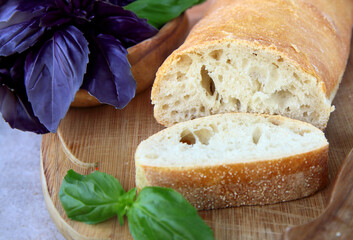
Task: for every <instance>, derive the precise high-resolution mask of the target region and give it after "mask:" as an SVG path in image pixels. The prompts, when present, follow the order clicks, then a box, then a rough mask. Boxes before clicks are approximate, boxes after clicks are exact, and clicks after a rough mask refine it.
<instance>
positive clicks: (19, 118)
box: [0, 85, 48, 134]
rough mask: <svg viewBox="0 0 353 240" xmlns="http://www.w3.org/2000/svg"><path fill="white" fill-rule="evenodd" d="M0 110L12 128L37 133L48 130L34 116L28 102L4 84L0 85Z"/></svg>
mask: <svg viewBox="0 0 353 240" xmlns="http://www.w3.org/2000/svg"><path fill="white" fill-rule="evenodd" d="M0 112H1V114H2V117H3V118H4V120H5V121H6V122H8V124H9V125H10V126H11V127H12V128H17V129H20V130H22V131H31V132H35V133H39V134H43V133H47V132H48V130H47V129H46V128H45V127H44V126H43V125H42V124H41V123H40V122H39V120H38V118H36V117H35V116H34V114H33V112H32V108H31V105H30V103H29V102H28V101H26V99H24V97H22V98H21V97H20V96H18V95H17V94H16V92H14V91H11V90H10V89H9V88H7V87H6V86H4V85H0Z"/></svg>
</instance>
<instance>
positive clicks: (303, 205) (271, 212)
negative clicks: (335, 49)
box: [41, 44, 353, 240]
mask: <svg viewBox="0 0 353 240" xmlns="http://www.w3.org/2000/svg"><path fill="white" fill-rule="evenodd" d="M351 47H352V48H353V44H352V46H351ZM333 104H334V105H335V106H336V110H335V111H334V112H333V113H332V115H331V118H330V121H329V124H328V127H327V129H326V131H325V134H326V137H327V138H328V140H329V143H330V152H329V172H330V178H331V179H332V178H333V177H334V176H335V174H336V172H337V169H338V168H339V166H340V164H341V162H342V161H343V159H344V157H345V156H346V155H347V154H348V152H349V150H350V149H351V148H352V147H353V123H352V122H353V111H352V110H353V109H352V106H353V51H352V52H351V56H350V60H349V62H348V65H347V69H346V72H345V75H344V78H343V81H342V83H341V87H340V89H339V91H338V93H337V96H336V98H335V99H334V102H333ZM161 129H163V127H162V126H161V125H158V124H157V123H156V121H155V120H154V118H153V107H152V105H151V101H150V89H149V90H147V91H145V92H143V93H142V94H140V95H138V96H137V97H136V98H135V99H134V100H133V101H132V102H131V103H130V104H129V105H128V106H127V107H126V108H125V109H124V110H122V111H120V110H116V109H114V108H112V107H110V106H99V107H94V108H71V109H70V111H69V112H68V114H67V116H66V117H65V119H64V120H63V121H62V122H61V124H60V127H59V130H58V132H57V134H47V135H44V136H43V140H42V147H41V174H42V176H41V177H42V186H43V193H44V199H45V202H46V204H47V208H48V211H49V213H50V215H51V217H52V219H53V221H54V222H55V223H56V225H57V227H58V229H59V230H60V231H61V232H62V234H63V235H64V236H65V237H66V238H67V239H80V240H81V239H132V238H131V236H130V233H129V230H128V225H127V222H125V224H124V225H123V226H120V225H119V222H118V220H117V218H112V219H110V220H108V221H106V222H104V223H101V224H97V225H86V224H84V223H79V222H75V221H71V220H69V219H68V218H67V217H66V215H65V212H64V210H63V208H62V206H61V204H60V201H59V199H58V192H59V189H60V184H61V182H62V180H63V177H64V176H65V174H66V172H67V171H68V170H69V169H74V170H75V171H78V172H80V173H82V174H88V173H90V172H92V171H94V170H95V168H96V167H98V169H99V170H100V171H102V172H106V173H109V174H112V175H113V176H115V177H116V178H118V179H119V180H120V182H121V184H122V186H123V187H124V188H125V190H128V189H130V188H133V187H134V186H135V168H134V152H135V149H136V147H137V145H138V144H139V143H140V141H141V140H143V139H146V138H147V137H148V136H150V135H152V134H154V133H155V132H157V131H159V130H161ZM75 160H76V161H82V163H81V165H82V166H81V167H79V166H78V165H77V164H74V163H73V161H75ZM352 174H353V173H352ZM328 193H329V188H326V189H324V190H323V191H321V192H319V193H317V194H315V195H313V196H311V197H308V198H304V199H301V200H296V201H291V202H287V203H280V204H274V205H267V206H251V207H237V208H228V209H222V210H211V211H201V212H199V214H200V215H201V216H202V218H203V219H204V220H205V221H206V223H207V224H208V225H209V226H210V227H211V228H212V229H213V230H214V233H215V237H216V239H241V240H242V239H271V240H272V239H278V238H279V237H280V235H281V233H282V232H283V231H284V230H285V228H286V227H289V226H294V225H299V224H303V223H306V222H308V221H311V220H313V219H315V218H316V217H318V216H319V215H320V214H321V213H322V212H323V210H324V208H325V205H326V201H327V199H328Z"/></svg>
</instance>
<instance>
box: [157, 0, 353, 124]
mask: <svg viewBox="0 0 353 240" xmlns="http://www.w3.org/2000/svg"><path fill="white" fill-rule="evenodd" d="M352 23H353V1H352V0H332V1H327V0H311V1H308V0H237V1H234V0H217V1H215V4H214V5H213V7H212V8H211V9H210V10H209V11H208V13H207V14H206V16H205V17H204V18H203V19H201V21H200V22H199V23H198V24H197V25H196V26H195V27H194V28H193V30H192V31H191V33H190V34H189V36H188V37H187V39H186V41H185V43H184V44H183V45H182V46H181V47H180V48H179V49H177V50H176V51H174V52H173V53H172V54H171V56H169V58H168V59H167V60H166V61H165V62H164V64H163V65H162V66H161V67H160V69H159V71H158V72H157V75H156V79H155V82H154V85H153V89H152V96H151V98H152V103H153V104H154V116H155V118H156V119H157V121H158V122H159V123H161V124H163V125H165V126H171V125H173V124H175V123H177V122H182V121H186V120H190V119H194V118H197V117H202V116H207V115H212V114H217V113H225V112H253V113H266V114H279V115H283V116H287V117H290V118H295V119H299V120H302V121H306V122H309V123H311V124H313V125H315V126H316V127H318V128H320V129H324V128H325V127H326V124H327V122H328V119H329V116H330V113H331V111H333V110H334V107H333V106H331V103H332V100H333V98H334V96H335V94H336V91H337V89H338V86H339V83H340V81H341V79H342V75H343V73H344V70H345V66H346V63H347V59H348V55H349V48H350V38H351V31H352Z"/></svg>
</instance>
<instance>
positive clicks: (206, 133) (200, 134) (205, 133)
mask: <svg viewBox="0 0 353 240" xmlns="http://www.w3.org/2000/svg"><path fill="white" fill-rule="evenodd" d="M194 133H195V135H196V137H197V139H198V140H199V141H200V143H202V144H204V145H208V142H209V141H210V138H211V137H212V136H213V132H211V131H210V130H209V129H206V128H203V129H199V130H196V131H195V132H194Z"/></svg>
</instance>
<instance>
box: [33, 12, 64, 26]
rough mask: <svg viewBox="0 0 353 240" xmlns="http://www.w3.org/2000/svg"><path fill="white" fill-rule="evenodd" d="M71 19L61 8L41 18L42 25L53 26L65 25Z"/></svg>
mask: <svg viewBox="0 0 353 240" xmlns="http://www.w3.org/2000/svg"><path fill="white" fill-rule="evenodd" d="M70 20H71V17H70V16H67V15H64V14H63V13H62V11H60V10H53V11H49V12H47V13H45V14H43V16H42V17H41V19H40V25H41V26H43V27H53V26H60V25H63V24H65V23H67V22H69V21H70Z"/></svg>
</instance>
